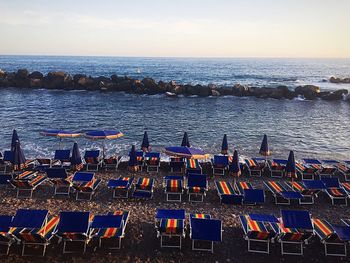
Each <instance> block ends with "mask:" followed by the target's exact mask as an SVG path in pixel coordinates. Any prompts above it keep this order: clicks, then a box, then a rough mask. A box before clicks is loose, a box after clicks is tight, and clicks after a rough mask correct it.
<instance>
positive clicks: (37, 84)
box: [29, 78, 43, 89]
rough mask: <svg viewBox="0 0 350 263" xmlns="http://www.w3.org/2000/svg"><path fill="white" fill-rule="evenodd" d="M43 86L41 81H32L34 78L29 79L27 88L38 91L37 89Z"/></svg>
mask: <svg viewBox="0 0 350 263" xmlns="http://www.w3.org/2000/svg"><path fill="white" fill-rule="evenodd" d="M42 86H43V81H42V79H34V78H31V79H30V80H29V87H30V88H33V89H38V88H41V87H42Z"/></svg>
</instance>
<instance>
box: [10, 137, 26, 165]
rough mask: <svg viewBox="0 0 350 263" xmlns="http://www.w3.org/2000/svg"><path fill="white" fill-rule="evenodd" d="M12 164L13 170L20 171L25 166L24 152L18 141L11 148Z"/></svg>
mask: <svg viewBox="0 0 350 263" xmlns="http://www.w3.org/2000/svg"><path fill="white" fill-rule="evenodd" d="M12 164H13V169H14V170H15V171H20V170H22V169H23V168H25V166H26V158H25V157H24V152H23V150H22V149H21V144H20V143H19V141H17V142H16V144H15V148H14V150H13V160H12Z"/></svg>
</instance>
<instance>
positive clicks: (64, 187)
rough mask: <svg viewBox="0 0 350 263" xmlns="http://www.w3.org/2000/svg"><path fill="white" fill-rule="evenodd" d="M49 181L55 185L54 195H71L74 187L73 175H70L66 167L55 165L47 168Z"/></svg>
mask: <svg viewBox="0 0 350 263" xmlns="http://www.w3.org/2000/svg"><path fill="white" fill-rule="evenodd" d="M46 175H47V178H48V179H49V182H50V183H51V184H52V185H53V187H54V195H69V192H70V188H71V187H72V185H73V183H72V176H71V175H68V173H67V171H66V169H65V168H60V167H54V168H48V169H46Z"/></svg>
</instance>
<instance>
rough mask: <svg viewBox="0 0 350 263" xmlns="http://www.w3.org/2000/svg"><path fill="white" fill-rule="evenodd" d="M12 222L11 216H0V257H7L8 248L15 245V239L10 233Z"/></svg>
mask: <svg viewBox="0 0 350 263" xmlns="http://www.w3.org/2000/svg"><path fill="white" fill-rule="evenodd" d="M12 220H13V217H12V216H7V215H0V248H1V251H0V255H8V253H9V251H10V246H11V245H12V244H13V243H15V238H14V236H13V235H12V234H11V233H10V226H11V223H12Z"/></svg>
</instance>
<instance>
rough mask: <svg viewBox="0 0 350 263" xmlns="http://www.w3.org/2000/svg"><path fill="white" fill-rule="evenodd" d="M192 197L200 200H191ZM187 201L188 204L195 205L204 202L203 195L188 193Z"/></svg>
mask: <svg viewBox="0 0 350 263" xmlns="http://www.w3.org/2000/svg"><path fill="white" fill-rule="evenodd" d="M192 195H194V196H195V197H197V196H200V199H199V200H193V199H191V196H192ZM188 201H189V202H197V203H199V202H203V201H204V195H203V194H191V193H189V194H188Z"/></svg>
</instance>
